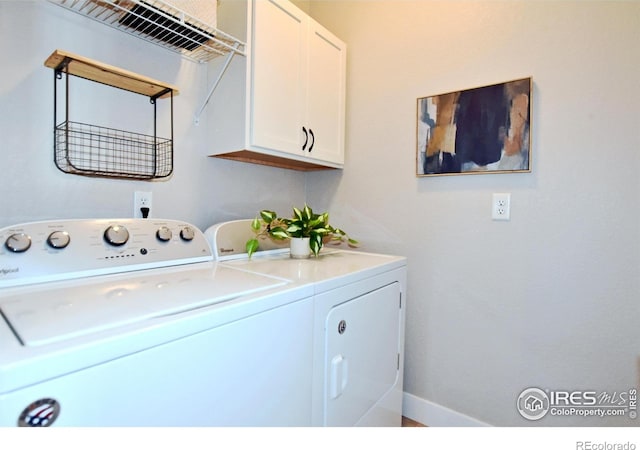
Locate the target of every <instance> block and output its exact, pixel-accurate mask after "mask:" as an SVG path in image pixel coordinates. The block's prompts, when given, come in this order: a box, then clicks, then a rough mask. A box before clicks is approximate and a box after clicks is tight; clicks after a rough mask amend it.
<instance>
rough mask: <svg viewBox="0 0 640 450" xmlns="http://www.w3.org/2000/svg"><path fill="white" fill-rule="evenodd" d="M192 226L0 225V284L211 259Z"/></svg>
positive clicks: (155, 222)
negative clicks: (0, 227) (3, 226)
mask: <svg viewBox="0 0 640 450" xmlns="http://www.w3.org/2000/svg"><path fill="white" fill-rule="evenodd" d="M212 260H213V256H212V252H211V249H210V247H209V244H208V242H207V239H206V238H205V236H204V234H203V233H202V232H201V231H200V230H199V229H198V228H196V227H195V226H193V225H191V224H189V223H186V222H181V221H177V220H161V219H79V220H60V221H47V222H31V223H24V224H19V225H13V226H10V227H6V228H2V229H0V287H6V286H16V285H24V284H31V283H40V282H45V281H59V280H67V279H74V278H81V277H86V276H94V275H104V274H112V273H121V272H128V271H132V270H141V269H147V268H158V267H169V266H174V265H182V264H189V263H198V262H206V261H212Z"/></svg>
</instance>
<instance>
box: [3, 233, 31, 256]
mask: <svg viewBox="0 0 640 450" xmlns="http://www.w3.org/2000/svg"><path fill="white" fill-rule="evenodd" d="M4 246H5V247H6V248H7V249H8V250H11V251H12V252H14V253H22V252H26V251H27V250H29V247H31V238H30V237H29V235H27V234H25V233H14V234H12V235H11V236H9V237H8V238H7V240H6V241H5V242H4Z"/></svg>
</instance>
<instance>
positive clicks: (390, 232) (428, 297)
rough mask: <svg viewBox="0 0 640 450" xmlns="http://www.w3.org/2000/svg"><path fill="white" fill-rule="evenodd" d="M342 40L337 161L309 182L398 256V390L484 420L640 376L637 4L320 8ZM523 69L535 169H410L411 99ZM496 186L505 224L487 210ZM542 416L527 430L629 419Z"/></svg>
mask: <svg viewBox="0 0 640 450" xmlns="http://www.w3.org/2000/svg"><path fill="white" fill-rule="evenodd" d="M311 14H312V15H313V16H315V17H316V19H317V20H318V21H319V22H321V23H324V24H325V26H327V27H328V28H329V29H331V30H332V31H333V32H334V33H336V34H337V35H338V36H340V37H341V38H342V39H343V40H345V41H346V42H347V44H348V49H349V53H348V82H347V86H348V90H347V144H346V147H347V160H346V169H345V170H344V172H343V173H332V174H314V175H311V176H310V177H309V186H311V189H310V194H309V201H310V203H311V204H314V205H319V206H321V207H323V208H324V207H327V208H329V209H330V210H331V211H332V214H333V217H334V218H335V219H336V221H339V222H341V224H343V226H344V227H345V228H346V229H347V230H348V231H350V232H351V233H352V234H354V235H355V237H357V238H360V239H361V240H362V241H363V243H364V245H363V247H365V248H366V249H369V250H376V251H388V252H394V253H400V254H404V255H407V256H408V258H409V275H408V283H409V293H408V294H409V295H408V299H407V304H408V306H407V317H408V319H407V336H406V349H407V355H406V370H405V374H406V377H405V391H406V392H407V393H409V394H412V395H413V396H416V397H417V398H420V399H423V400H425V403H427V404H436V405H440V406H442V407H444V408H449V409H451V410H454V411H457V412H460V413H462V414H465V415H467V416H470V417H472V418H475V419H478V420H480V421H483V422H486V423H489V424H493V425H519V426H527V425H531V424H532V423H531V422H527V421H526V420H524V419H523V418H521V417H520V416H519V414H518V413H517V411H516V409H515V402H516V399H517V396H518V394H519V393H520V392H521V391H522V390H523V389H525V388H527V387H530V386H536V387H540V388H544V389H550V390H561V389H564V390H595V391H598V392H600V391H609V392H612V391H618V392H620V391H622V390H628V389H629V388H632V387H637V386H638V384H639V374H638V367H639V364H640V359H639V355H640V347H639V344H638V343H639V342H640V331H639V330H640V327H638V320H639V319H640V314H639V308H640V306H639V303H638V301H639V294H640V284H639V283H640V281H639V280H640V177H639V176H638V168H639V167H640V152H639V151H638V150H639V148H640V115H639V113H638V104H640V52H638V49H637V44H638V42H640V4H638V3H636V2H564V1H561V2H539V1H506V2H502V1H486V2H483V1H480V2H463V1H456V2H449V1H413V2H412V1H402V2H398V1H353V2H351V1H332V2H325V1H318V2H312V7H311ZM528 76H532V77H533V82H534V91H533V108H534V110H533V117H532V142H533V144H532V146H533V171H532V173H530V174H500V175H498V174H493V175H465V176H451V177H436V178H416V177H415V175H414V174H415V146H416V99H417V98H418V97H425V96H430V95H436V94H440V93H444V92H450V91H456V90H460V89H465V88H472V87H477V86H482V85H486V84H493V83H498V82H503V81H508V80H513V79H517V78H521V77H528ZM493 192H510V193H511V202H512V206H511V221H510V222H494V221H492V220H491V206H490V202H491V195H492V193H493ZM635 423H636V422H635V421H627V420H625V419H620V418H609V419H599V418H594V419H582V418H577V417H565V418H558V417H556V418H551V417H548V416H547V417H545V418H544V419H542V420H541V421H540V422H538V423H537V425H628V424H635Z"/></svg>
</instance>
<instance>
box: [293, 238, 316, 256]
mask: <svg viewBox="0 0 640 450" xmlns="http://www.w3.org/2000/svg"><path fill="white" fill-rule="evenodd" d="M289 249H290V254H291V257H292V258H294V259H306V258H308V257H309V256H310V255H311V248H310V247H309V238H308V237H305V238H291V239H290V242H289Z"/></svg>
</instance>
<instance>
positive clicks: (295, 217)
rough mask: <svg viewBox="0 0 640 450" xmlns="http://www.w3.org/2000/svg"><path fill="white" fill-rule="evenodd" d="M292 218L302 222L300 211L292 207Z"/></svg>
mask: <svg viewBox="0 0 640 450" xmlns="http://www.w3.org/2000/svg"><path fill="white" fill-rule="evenodd" d="M293 218H294V219H298V220H302V211H300V210H299V209H298V208H296V207H295V206H294V207H293Z"/></svg>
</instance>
